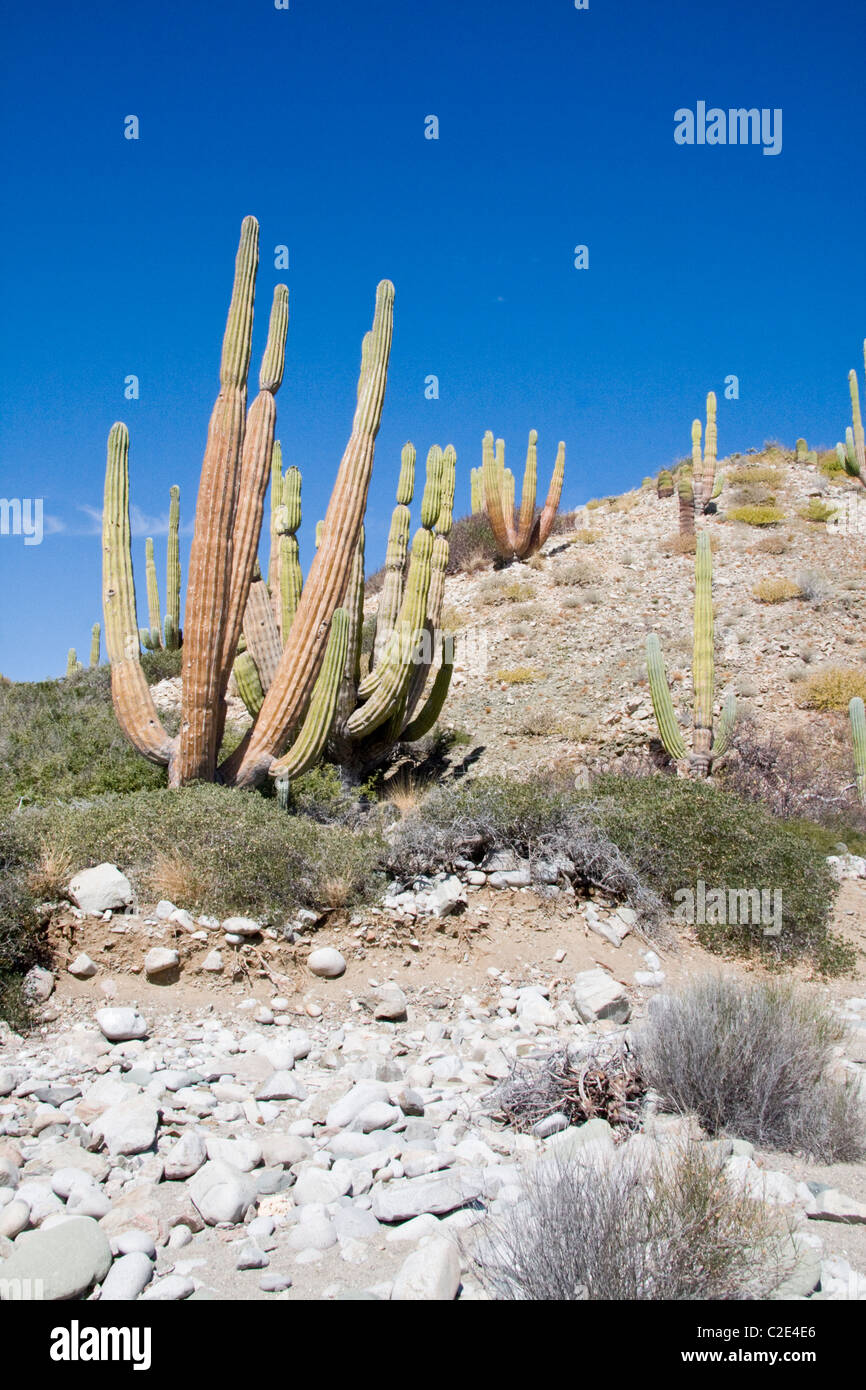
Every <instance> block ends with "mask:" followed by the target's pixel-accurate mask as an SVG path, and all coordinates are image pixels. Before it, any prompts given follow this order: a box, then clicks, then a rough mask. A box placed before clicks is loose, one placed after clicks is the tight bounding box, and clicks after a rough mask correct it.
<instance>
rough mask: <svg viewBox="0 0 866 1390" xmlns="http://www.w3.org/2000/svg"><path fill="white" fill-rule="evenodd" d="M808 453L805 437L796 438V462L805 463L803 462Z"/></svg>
mask: <svg viewBox="0 0 866 1390" xmlns="http://www.w3.org/2000/svg"><path fill="white" fill-rule="evenodd" d="M808 453H809V445H808V444H807V443H806V441H805V439H798V440H797V462H798V463H805V462H806V458H807V456H808Z"/></svg>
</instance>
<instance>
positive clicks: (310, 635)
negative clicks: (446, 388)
mask: <svg viewBox="0 0 866 1390" xmlns="http://www.w3.org/2000/svg"><path fill="white" fill-rule="evenodd" d="M393 307H394V286H393V285H392V284H391V283H390V281H388V280H383V281H382V282H381V284H380V285H379V288H378V290H377V294H376V314H375V318H374V321H373V329H372V333H371V336H370V341H369V346H368V348H367V350H366V353H365V359H366V360H365V362H364V368H363V376H362V381H361V385H360V389H359V392H358V404H357V409H356V411H355V417H354V421H353V425H352V433H351V437H350V439H349V443H348V445H347V447H346V451H345V453H344V455H343V458H342V461H341V463H340V467H339V470H338V473H337V478H336V482H335V483H334V490H333V492H332V493H331V500H330V502H329V504H328V511H327V514H326V516H325V524H324V528H323V533H322V541H321V544H320V546H319V548H318V550H317V551H316V554H315V556H314V557H313V563H312V565H311V566H310V573H309V576H308V578H307V582H306V584H305V585H304V590H303V593H302V595H301V601H300V603H299V604H298V609H297V612H296V614H295V619H294V622H293V623H292V630H291V632H290V633H289V636H288V640H287V642H286V646H285V649H284V651H283V655H282V659H281V661H280V666H279V669H278V671H277V674H276V676H275V678H274V681H273V683H272V685H271V687H270V689H269V690H268V693H267V695H266V696H265V702H264V704H263V705H262V708H261V711H260V713H259V717H258V720H257V721H256V725H255V728H254V729H253V731H252V733H251V735H250V736H249V738H248V739H246V740H245V741H244V743H242V744H241V745H240V747H239V748H238V749H236V750H235V753H233V754H232V755H231V757H230V758H229V759H227V761H226V763H225V764H224V766H223V768H222V770H221V771H222V774H223V776H224V777H225V778H226V779H228V780H231V781H233V782H235V783H236V784H237V785H240V786H250V785H254V784H256V783H257V782H260V781H261V780H262V778H263V777H265V776H266V775H267V772H268V768H269V766H270V764H271V762H272V760H273V759H274V757H277V756H279V754H280V753H282V751H283V750H284V748H285V746H286V743H287V741H288V739H289V737H290V735H291V732H292V729H293V728H294V726H295V724H296V723H297V721H298V719H299V718H300V715H301V712H302V710H303V708H304V706H305V704H306V703H307V700H308V698H309V695H310V693H311V691H312V687H313V685H314V684H315V681H316V678H317V676H318V673H319V668H320V666H321V664H322V660H323V657H324V650H325V644H326V642H327V638H328V629H329V626H330V621H331V616H332V614H333V613H334V610H335V609H336V607H337V605H338V603H340V602H341V601H342V599H343V596H344V594H345V592H346V586H347V584H348V580H349V575H350V572H351V568H352V563H353V561H354V558H355V550H356V548H357V544H358V537H359V535H360V532H361V525H362V522H363V518H364V510H365V507H366V503H367V490H368V487H369V482H370V474H371V471H372V467H373V454H374V449H375V441H376V435H377V434H378V431H379V423H380V421H381V418H382V406H383V403H384V398H385V382H386V378H387V373H388V360H389V356H390V351H391V334H392V329H393Z"/></svg>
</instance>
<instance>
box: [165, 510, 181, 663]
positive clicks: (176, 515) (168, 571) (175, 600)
mask: <svg viewBox="0 0 866 1390" xmlns="http://www.w3.org/2000/svg"><path fill="white" fill-rule="evenodd" d="M165 645H166V648H167V649H168V651H176V650H177V649H178V647H179V646H180V488H179V487H177V486H174V487H172V488H171V489H170V491H169V504H168V544H167V548H166V561H165Z"/></svg>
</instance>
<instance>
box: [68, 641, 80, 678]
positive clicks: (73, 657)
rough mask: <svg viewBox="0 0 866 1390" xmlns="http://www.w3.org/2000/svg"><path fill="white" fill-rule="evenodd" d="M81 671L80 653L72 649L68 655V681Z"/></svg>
mask: <svg viewBox="0 0 866 1390" xmlns="http://www.w3.org/2000/svg"><path fill="white" fill-rule="evenodd" d="M80 670H81V662H80V661H79V660H78V652H77V651H76V650H75V648H74V647H70V648H69V651H68V652H67V653H66V679H67V680H68V679H69V677H70V676H74V675H75V672H76V671H80Z"/></svg>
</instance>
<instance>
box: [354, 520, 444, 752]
mask: <svg viewBox="0 0 866 1390" xmlns="http://www.w3.org/2000/svg"><path fill="white" fill-rule="evenodd" d="M432 550H433V536H432V534H431V533H430V531H428V530H426V529H425V528H424V527H420V528H419V529H418V531H416V533H415V538H414V540H413V542H412V558H411V560H410V563H409V574H408V577H407V580H406V592H405V595H404V597H403V604H402V607H401V609H400V617H399V619H398V622H397V626H396V627H395V629H394V634H393V636H392V639H391V641H390V643H389V644H388V651H387V652H386V653H385V655H384V657H383V659H382V662H381V664H380V666H379V668H378V672H377V674H378V677H379V679H378V684H377V685H376V687H375V689H374V691H373V693H372V695H371V696H370V698H369V699H368V700H367V702H366V704H363V705H360V706H359V708H358V709H356V710H355V711H354V713H353V714H352V715H350V717H349V718H348V719H347V720H346V733H347V734H348V735H349V737H350V738H353V739H359V738H363V737H365V735H367V734H370V733H372V732H373V730H374V729H378V728H379V725H380V724H383V723H384V722H385V720H386V719H388V718H390V717H391V716H392V715H393V713H394V711H395V709H397V708H398V707H399V705H400V704H401V702H402V701H403V700H405V697H406V695H407V693H408V690H409V685H410V682H411V680H412V674H413V671H414V670H415V668H416V665H417V658H418V646H419V643H420V642H421V640H422V634H423V632H424V624H425V615H426V612H427V596H428V594H429V591H430V560H431V555H432ZM363 685H364V682H363V681H362V682H361V687H360V689H359V693H360V691H361V690H363ZM362 698H363V697H362Z"/></svg>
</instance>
